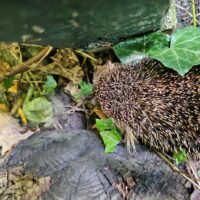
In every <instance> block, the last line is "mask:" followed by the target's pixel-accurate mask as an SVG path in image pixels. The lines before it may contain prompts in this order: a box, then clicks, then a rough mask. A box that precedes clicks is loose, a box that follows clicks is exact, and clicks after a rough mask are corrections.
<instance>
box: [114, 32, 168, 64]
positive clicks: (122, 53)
mask: <svg viewBox="0 0 200 200" xmlns="http://www.w3.org/2000/svg"><path fill="white" fill-rule="evenodd" d="M168 46H169V36H168V35H166V34H164V33H161V32H155V33H151V34H148V35H144V36H142V37H138V38H134V39H129V40H126V41H123V42H120V43H119V44H117V45H115V46H114V47H113V49H114V52H115V54H116V55H117V57H118V58H119V59H120V61H121V62H122V63H124V64H127V63H130V62H133V61H137V60H139V59H141V58H143V57H145V56H147V52H148V51H149V50H150V49H151V48H155V50H156V49H162V48H164V47H168Z"/></svg>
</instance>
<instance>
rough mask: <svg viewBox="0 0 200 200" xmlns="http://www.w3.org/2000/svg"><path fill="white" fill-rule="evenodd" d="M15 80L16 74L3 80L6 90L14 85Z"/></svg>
mask: <svg viewBox="0 0 200 200" xmlns="http://www.w3.org/2000/svg"><path fill="white" fill-rule="evenodd" d="M14 80H15V76H11V77H8V78H7V79H6V80H4V81H3V86H4V87H5V89H6V90H7V89H9V88H10V87H11V86H12V84H13V81H14Z"/></svg>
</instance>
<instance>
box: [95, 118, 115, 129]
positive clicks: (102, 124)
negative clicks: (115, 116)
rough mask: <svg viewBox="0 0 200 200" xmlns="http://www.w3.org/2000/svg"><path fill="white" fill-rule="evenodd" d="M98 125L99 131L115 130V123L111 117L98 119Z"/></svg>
mask: <svg viewBox="0 0 200 200" xmlns="http://www.w3.org/2000/svg"><path fill="white" fill-rule="evenodd" d="M96 127H97V129H98V130H99V131H105V130H109V129H111V130H115V125H114V123H113V121H112V119H111V118H108V119H105V120H103V119H96Z"/></svg>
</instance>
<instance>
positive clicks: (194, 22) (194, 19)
mask: <svg viewBox="0 0 200 200" xmlns="http://www.w3.org/2000/svg"><path fill="white" fill-rule="evenodd" d="M195 10H196V8H195V1H194V0H192V17H193V25H194V27H196V26H197V19H196V12H195Z"/></svg>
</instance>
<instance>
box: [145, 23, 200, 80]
mask: <svg viewBox="0 0 200 200" xmlns="http://www.w3.org/2000/svg"><path fill="white" fill-rule="evenodd" d="M148 55H149V56H150V57H151V58H154V59H157V60H159V61H160V62H162V63H163V64H164V65H165V66H166V67H168V68H172V69H174V70H176V71H177V72H178V73H179V74H180V75H182V76H183V75H184V74H186V73H187V72H188V71H189V70H190V69H191V68H192V67H193V66H194V65H198V64H200V28H195V27H190V26H189V27H184V28H181V29H178V30H176V32H175V33H173V34H172V36H171V43H170V47H166V48H157V49H152V50H151V49H150V51H149V52H148Z"/></svg>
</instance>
